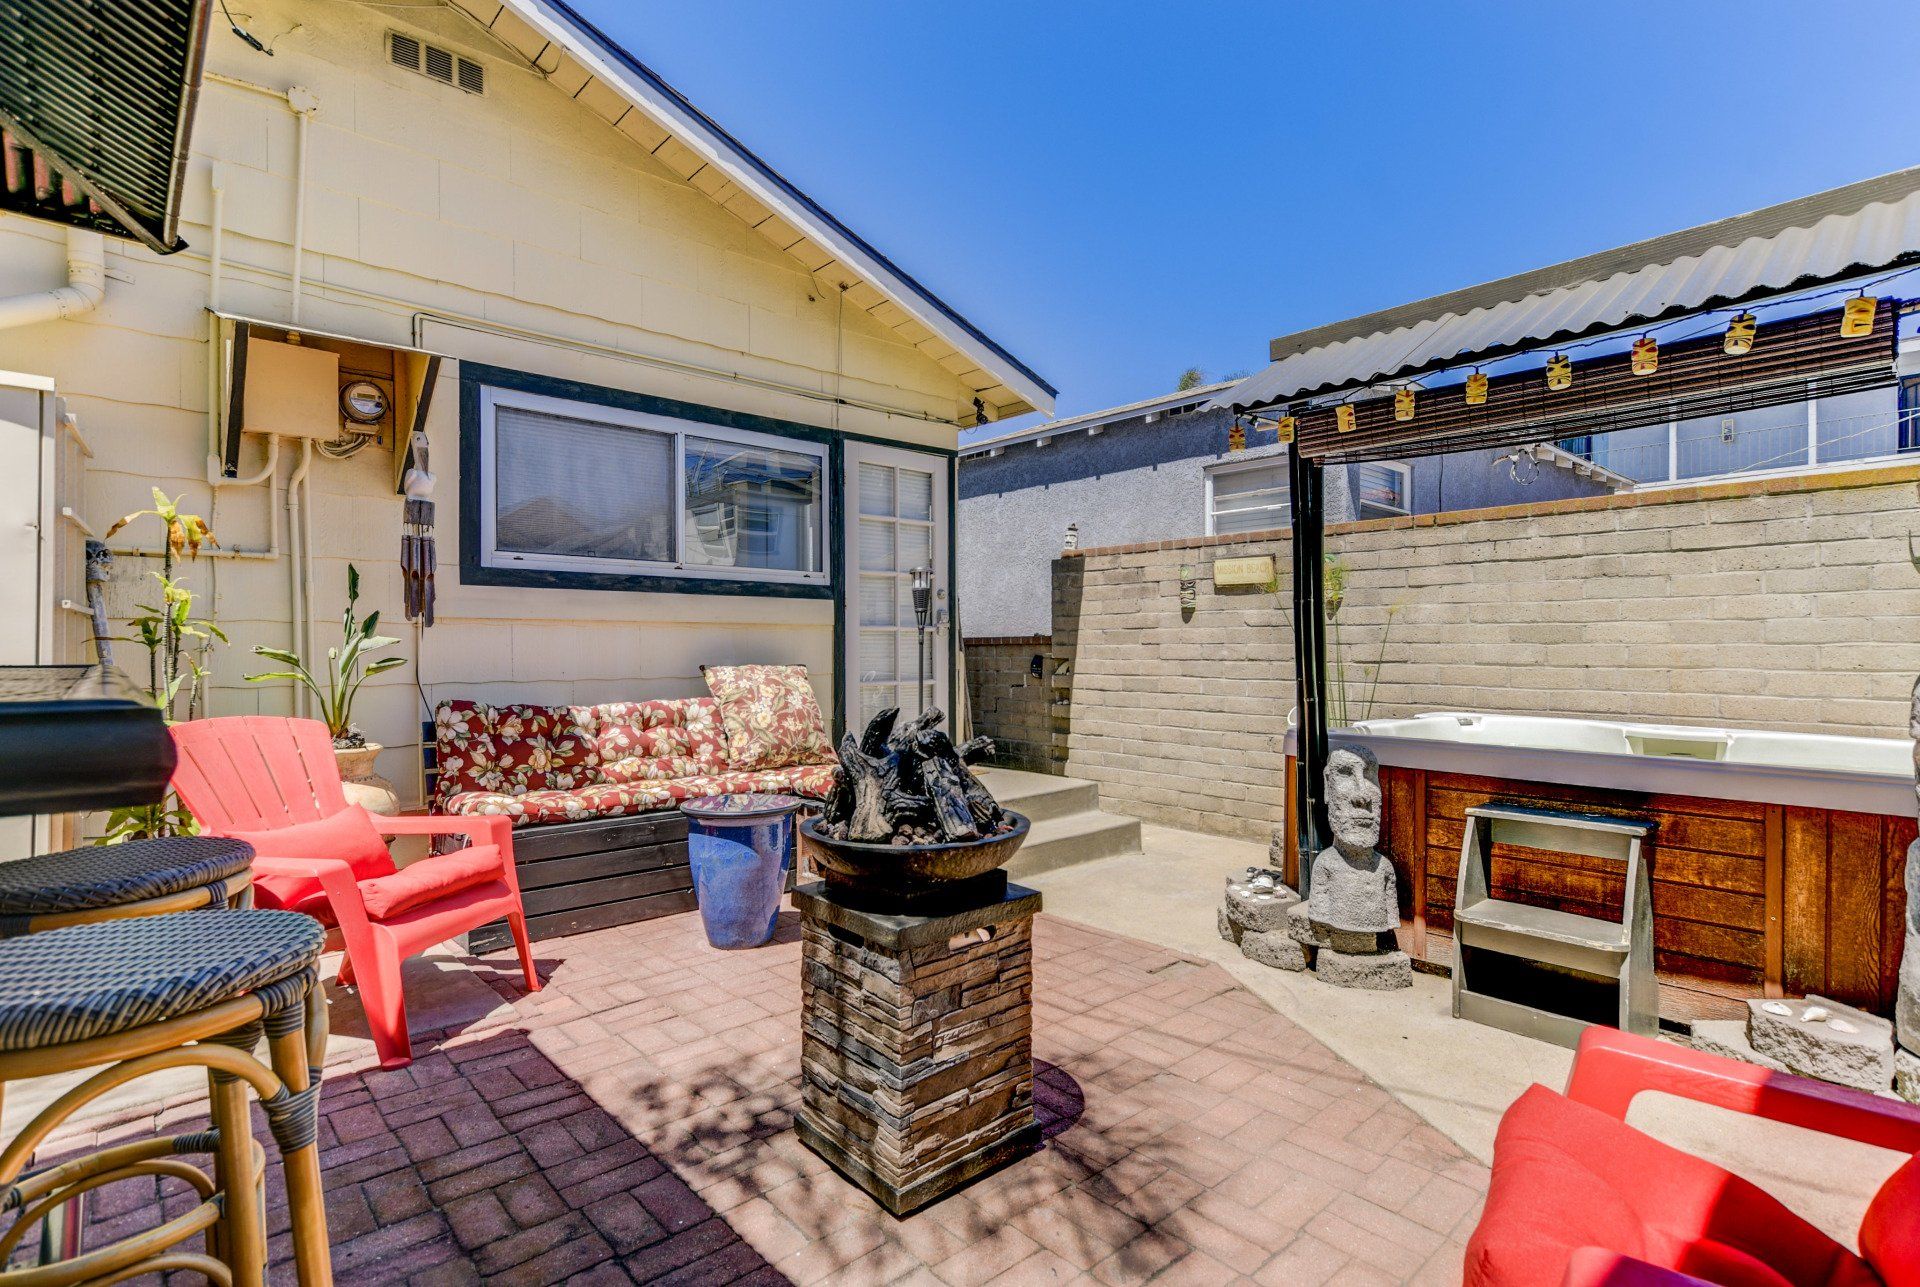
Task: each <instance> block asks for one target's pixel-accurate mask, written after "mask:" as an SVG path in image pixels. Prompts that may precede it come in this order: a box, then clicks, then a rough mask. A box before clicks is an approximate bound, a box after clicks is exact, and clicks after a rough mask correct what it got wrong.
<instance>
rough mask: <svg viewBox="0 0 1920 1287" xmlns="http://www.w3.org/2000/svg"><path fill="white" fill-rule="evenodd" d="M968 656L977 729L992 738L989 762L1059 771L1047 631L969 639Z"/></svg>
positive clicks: (1050, 644)
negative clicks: (1037, 666) (1036, 662)
mask: <svg viewBox="0 0 1920 1287" xmlns="http://www.w3.org/2000/svg"><path fill="white" fill-rule="evenodd" d="M1036 657H1038V658H1039V659H1040V673H1039V674H1038V675H1037V676H1036V675H1035V674H1034V671H1033V662H1034V658H1036ZM966 661H967V705H968V709H969V710H970V711H971V712H972V715H973V731H974V733H976V734H984V735H985V736H987V737H991V738H992V739H993V749H994V753H993V755H992V756H991V757H989V760H988V762H989V763H992V764H999V765H1003V766H1005V767H1007V768H1011V769H1026V770H1028V771H1029V772H1033V773H1058V772H1060V764H1059V762H1058V760H1057V758H1056V753H1055V747H1054V728H1053V715H1052V711H1051V707H1052V701H1051V696H1052V676H1053V670H1054V662H1053V640H1052V639H1051V638H1050V637H1049V636H1047V635H1019V636H992V637H985V638H978V639H969V640H967V641H966ZM1060 751H1061V753H1064V751H1065V747H1064V746H1062V747H1061V748H1060Z"/></svg>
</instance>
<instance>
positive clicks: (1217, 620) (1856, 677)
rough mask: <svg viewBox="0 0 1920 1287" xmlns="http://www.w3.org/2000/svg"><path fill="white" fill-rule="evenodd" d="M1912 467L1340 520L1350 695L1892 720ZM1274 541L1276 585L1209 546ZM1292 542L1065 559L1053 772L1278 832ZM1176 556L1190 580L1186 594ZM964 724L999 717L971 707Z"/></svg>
mask: <svg viewBox="0 0 1920 1287" xmlns="http://www.w3.org/2000/svg"><path fill="white" fill-rule="evenodd" d="M1917 488H1920V466H1916V465H1904V464H1903V465H1895V466H1884V467H1880V468H1866V469H1862V470H1859V471H1855V472H1848V473H1833V474H1824V475H1822V474H1814V475H1804V476H1800V477H1785V478H1774V479H1767V480H1744V481H1741V482H1739V483H1722V484H1703V485H1698V486H1694V487H1687V488H1678V489H1672V490H1664V491H1654V492H1645V493H1624V494H1620V495H1616V496H1607V497H1595V498H1590V499H1584V500H1568V501H1562V502H1558V503H1556V504H1552V505H1546V506H1526V507H1510V508H1505V509H1492V510H1483V511H1477V512H1470V513H1462V514H1446V515H1440V516H1434V517H1427V518H1420V519H1415V520H1408V519H1382V520H1374V521H1371V522H1365V523H1350V524H1341V525H1337V526H1334V527H1332V528H1330V529H1329V532H1328V537H1327V545H1328V552H1329V553H1330V554H1334V555H1338V556H1339V557H1340V558H1342V559H1343V560H1345V562H1346V564H1347V567H1348V575H1347V589H1346V598H1345V601H1344V603H1343V605H1342V607H1341V609H1340V613H1339V617H1338V627H1337V633H1338V643H1339V648H1338V655H1343V656H1344V657H1345V659H1346V671H1347V684H1346V689H1347V704H1348V711H1349V718H1350V719H1360V718H1365V717H1367V715H1368V714H1371V715H1372V716H1373V717H1376V718H1390V717H1394V716H1403V715H1410V714H1415V713H1418V712H1421V711H1436V710H1465V711H1488V712H1496V713H1505V714H1525V715H1558V716H1573V717H1583V716H1584V717H1593V718H1602V719H1631V720H1645V721H1653V722H1666V723H1676V724H1695V725H1707V726H1729V725H1730V726H1744V727H1760V728H1768V729H1778V730H1784V731H1790V732H1813V733H1839V734H1849V735H1857V736H1866V737H1900V736H1904V733H1905V729H1906V723H1907V714H1908V711H1907V707H1908V701H1909V692H1910V689H1911V687H1912V684H1913V676H1914V674H1915V673H1916V672H1920V643H1916V642H1915V640H1916V639H1917V638H1920V573H1916V571H1915V569H1914V567H1913V565H1912V563H1911V562H1910V561H1909V557H1908V549H1907V538H1908V533H1909V531H1910V529H1911V527H1912V515H1913V506H1914V499H1915V495H1916V489H1917ZM1263 554H1264V555H1270V556H1272V557H1273V558H1274V560H1275V563H1276V571H1277V574H1278V576H1277V582H1276V584H1275V585H1274V587H1273V588H1271V589H1266V588H1255V589H1244V590H1215V589H1214V588H1213V586H1212V584H1211V581H1210V578H1209V575H1208V569H1209V567H1210V566H1211V565H1212V563H1213V562H1214V560H1216V559H1220V558H1230V557H1237V556H1242V555H1263ZM1290 559H1291V541H1290V539H1289V537H1288V536H1287V535H1286V534H1284V533H1275V534H1271V535H1267V536H1262V537H1258V538H1255V539H1228V538H1218V539H1206V538H1196V539H1189V540H1184V541H1168V542H1158V543H1153V544H1140V545H1133V546H1122V547H1118V548H1110V549H1093V550H1081V551H1078V552H1076V553H1075V554H1074V555H1071V556H1066V557H1062V558H1060V559H1058V560H1057V561H1056V562H1055V563H1054V564H1053V567H1052V573H1053V577H1052V579H1053V587H1054V631H1053V655H1054V658H1055V664H1056V668H1057V669H1059V670H1060V671H1061V678H1059V679H1057V680H1056V682H1055V685H1054V691H1053V693H1052V697H1053V698H1054V699H1055V700H1056V702H1064V704H1065V705H1064V708H1062V707H1061V706H1060V705H1056V706H1055V708H1054V713H1055V727H1056V728H1061V729H1064V735H1065V742H1066V755H1065V765H1064V769H1065V772H1066V773H1067V774H1068V775H1069V776H1072V777H1079V778H1088V779H1092V780H1093V781H1096V782H1098V783H1099V784H1100V792H1101V799H1102V801H1103V802H1104V803H1105V804H1106V805H1107V806H1108V807H1110V808H1114V809H1118V810H1120V811H1122V812H1125V813H1130V814H1133V815H1135V816H1137V817H1141V818H1146V819H1148V820H1151V821H1157V822H1164V823H1168V824H1170V825H1174V826H1182V827H1189V828H1195V829H1199V830H1205V831H1212V832H1218V833H1220V834H1224V835H1234V836H1242V837H1245V838H1249V839H1255V840H1266V839H1268V838H1269V837H1270V835H1271V833H1272V831H1273V828H1274V827H1275V826H1277V825H1279V823H1280V821H1281V819H1282V815H1283V805H1282V786H1283V776H1282V757H1283V749H1282V747H1283V739H1284V737H1285V733H1286V724H1287V713H1288V710H1289V709H1290V708H1291V707H1292V706H1293V705H1294V700H1295V695H1294V682H1293V661H1292V655H1293V635H1292V628H1291V623H1290V621H1289V611H1290V608H1289V604H1290V598H1289V596H1290V593H1291V590H1290V583H1291V576H1290V567H1291V563H1290ZM1182 567H1191V568H1193V569H1194V570H1195V572H1196V574H1197V580H1198V583H1199V584H1198V589H1199V595H1198V600H1197V603H1196V605H1195V610H1194V612H1193V613H1192V615H1191V617H1190V618H1188V617H1183V615H1182V613H1181V610H1180V604H1179V578H1180V569H1181V568H1182ZM1389 618H1391V623H1392V624H1391V629H1390V630H1389V629H1388V621H1389ZM1376 664H1377V665H1378V672H1379V673H1378V687H1377V690H1376V689H1374V687H1373V682H1374V679H1375V674H1374V672H1375V667H1376ZM1370 699H1371V707H1370V708H1369V706H1368V703H1369V700H1370ZM1334 714H1335V716H1336V718H1337V716H1338V710H1337V709H1336V710H1335V712H1334ZM975 727H976V730H977V731H978V732H980V733H984V734H987V735H993V734H994V733H995V732H996V731H997V730H996V729H995V728H994V727H993V724H992V723H991V722H990V721H989V720H987V719H984V718H981V717H979V716H978V715H977V716H976V718H975Z"/></svg>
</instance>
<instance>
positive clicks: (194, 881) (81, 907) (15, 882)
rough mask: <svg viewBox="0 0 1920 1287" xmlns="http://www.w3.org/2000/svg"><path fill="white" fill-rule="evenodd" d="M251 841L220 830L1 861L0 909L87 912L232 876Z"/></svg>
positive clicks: (245, 864) (246, 861)
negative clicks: (223, 834) (218, 832)
mask: <svg viewBox="0 0 1920 1287" xmlns="http://www.w3.org/2000/svg"><path fill="white" fill-rule="evenodd" d="M252 865H253V846H252V845H250V844H248V843H247V842H246V841H244V840H228V839H226V838H224V837H221V836H165V837H162V838H160V839H157V840H129V841H128V842H127V843H125V844H121V845H94V846H90V847H89V848H86V849H68V850H65V851H63V852H61V853H57V854H37V855H35V856H34V857H32V858H21V859H18V860H17V861H14V862H0V917H4V916H46V915H49V914H52V913H57V912H90V911H95V910H97V909H99V908H102V907H119V906H122V905H123V904H126V903H138V902H144V901H145V900H147V899H149V898H164V897H165V896H167V895H168V894H180V893H185V892H186V891H187V890H189V889H201V888H204V887H205V886H208V885H212V884H215V883H217V882H220V881H226V880H231V879H232V878H233V877H235V876H238V875H241V874H242V873H244V872H245V871H246V870H247V869H248V868H249V867H251V866H252Z"/></svg>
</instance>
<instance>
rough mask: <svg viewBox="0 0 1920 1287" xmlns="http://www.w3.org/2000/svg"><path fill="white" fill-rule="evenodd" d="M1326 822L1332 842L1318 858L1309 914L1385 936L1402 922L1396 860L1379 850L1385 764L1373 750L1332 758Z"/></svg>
mask: <svg viewBox="0 0 1920 1287" xmlns="http://www.w3.org/2000/svg"><path fill="white" fill-rule="evenodd" d="M1326 783H1327V821H1328V822H1329V823H1330V824H1331V825H1332V827H1333V844H1332V845H1330V846H1328V847H1327V848H1325V849H1322V850H1321V851H1320V853H1319V855H1318V856H1317V857H1316V858H1314V860H1313V879H1312V880H1311V881H1310V882H1309V884H1308V886H1307V891H1308V892H1307V914H1308V915H1309V916H1311V917H1312V918H1313V919H1314V920H1316V921H1318V922H1320V924H1322V925H1326V926H1329V927H1331V928H1333V929H1337V930H1348V931H1352V932H1358V933H1372V934H1380V933H1385V932H1387V931H1389V930H1392V929H1395V928H1397V927H1398V926H1399V924H1400V899H1399V891H1398V890H1397V888H1396V887H1395V884H1394V876H1393V864H1392V863H1391V862H1389V861H1388V860H1387V856H1386V855H1385V854H1383V853H1381V852H1380V849H1379V845H1380V764H1379V761H1377V760H1375V759H1374V758H1373V754H1372V753H1371V752H1369V751H1366V750H1362V749H1360V748H1358V747H1346V746H1342V747H1338V748H1336V749H1335V750H1334V752H1333V753H1332V754H1331V755H1329V756H1328V757H1327V774H1326Z"/></svg>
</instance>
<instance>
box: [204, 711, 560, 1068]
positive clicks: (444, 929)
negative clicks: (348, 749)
mask: <svg viewBox="0 0 1920 1287" xmlns="http://www.w3.org/2000/svg"><path fill="white" fill-rule="evenodd" d="M173 740H174V742H175V744H176V745H177V746H178V747H179V748H180V763H179V767H177V768H176V769H175V770H174V774H173V789H174V790H175V791H176V792H178V793H179V796H180V800H181V802H182V803H183V804H185V805H186V806H187V808H188V809H189V810H190V811H191V812H192V814H193V816H194V817H195V819H197V820H198V821H199V823H200V826H201V829H202V830H203V831H206V832H208V833H209V834H212V835H217V836H232V837H235V838H236V839H240V840H245V841H247V842H249V843H250V844H252V845H253V847H254V852H255V857H254V860H253V875H254V896H255V898H256V900H257V901H258V902H259V904H260V905H261V906H263V907H282V908H288V909H291V910H293V911H300V912H306V913H307V914H308V915H310V916H312V917H314V918H315V919H317V920H319V921H320V922H321V923H322V924H323V925H325V926H327V928H328V934H327V937H328V945H329V946H330V947H341V948H344V949H345V950H346V961H345V963H344V964H342V965H341V967H340V981H341V982H342V983H352V982H356V981H357V982H358V983H359V985H360V1000H361V1004H362V1005H363V1006H364V1008H365V1009H366V1012H367V1027H368V1028H369V1029H370V1030H371V1031H372V1034H373V1045H374V1049H375V1050H376V1051H377V1052H378V1053H379V1055H380V1066H381V1067H383V1068H404V1067H406V1066H407V1065H408V1064H409V1063H412V1062H413V1047H412V1043H411V1042H410V1041H409V1040H408V1037H407V999H406V994H405V993H404V992H403V991H402V990H401V985H400V963H401V962H402V961H404V960H406V959H407V958H408V957H410V956H418V955H419V954H420V953H421V952H423V951H425V950H426V949H427V948H429V947H432V946H433V945H434V944H436V943H442V942H445V941H446V940H447V939H450V938H452V937H453V936H454V935H456V934H461V933H465V932H466V931H467V930H470V929H475V928H477V927H479V926H481V925H485V924H488V923H489V922H491V921H497V920H499V919H501V918H502V917H505V918H506V921H507V925H508V927H509V928H510V929H511V930H512V931H513V941H514V945H515V946H516V947H517V948H519V950H520V968H521V969H522V970H523V971H524V972H525V974H526V977H527V990H528V991H529V992H537V991H539V989H540V976H539V975H538V974H536V973H535V972H534V968H533V950H532V947H531V946H530V945H529V944H528V942H527V918H526V913H525V912H524V911H523V910H522V909H521V905H520V882H519V880H518V878H517V877H516V876H515V873H514V866H513V829H512V826H511V824H509V822H508V821H507V819H505V818H502V817H489V816H481V815H473V816H469V817H459V818H445V817H424V818H422V817H409V818H386V817H376V816H374V815H372V814H369V813H368V812H367V811H366V810H365V809H362V808H360V807H359V806H358V805H350V804H348V803H347V798H346V794H345V793H344V792H343V791H342V790H341V787H340V770H339V767H338V765H337V764H336V762H335V760H334V756H333V739H332V738H330V737H329V736H328V735H327V726H326V725H325V724H322V723H321V722H320V721H319V720H311V719H285V718H280V717H276V716H243V717H235V718H225V719H203V720H194V721H192V722H190V723H186V724H179V725H176V726H175V727H174V729H173ZM446 835H456V836H465V837H467V847H466V848H463V849H456V850H454V851H452V852H451V853H445V854H437V855H433V856H431V857H427V858H422V859H419V860H418V861H416V862H411V863H408V864H407V865H406V866H405V867H397V866H396V865H395V864H394V861H393V856H392V855H391V854H389V853H388V852H387V846H386V841H385V840H384V839H382V837H383V836H446Z"/></svg>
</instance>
